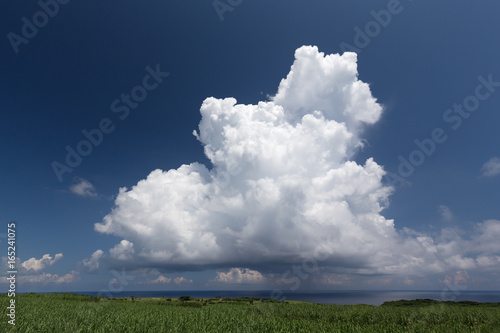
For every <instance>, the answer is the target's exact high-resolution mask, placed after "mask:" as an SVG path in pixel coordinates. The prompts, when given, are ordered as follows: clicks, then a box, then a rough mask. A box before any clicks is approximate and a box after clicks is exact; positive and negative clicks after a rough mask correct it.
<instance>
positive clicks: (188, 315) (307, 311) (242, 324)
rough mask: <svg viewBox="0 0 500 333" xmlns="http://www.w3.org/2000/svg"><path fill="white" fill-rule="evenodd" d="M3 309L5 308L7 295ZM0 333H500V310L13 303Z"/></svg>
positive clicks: (193, 301) (268, 303)
mask: <svg viewBox="0 0 500 333" xmlns="http://www.w3.org/2000/svg"><path fill="white" fill-rule="evenodd" d="M0 301H1V302H2V303H1V304H4V305H7V304H8V302H9V301H8V297H7V295H6V294H1V295H0ZM3 309H4V315H3V316H2V317H3V320H2V323H1V324H0V332H37V333H38V332H50V333H55V332H72V333H77V332H92V333H94V332H103V333H104V332H500V304H499V303H475V302H439V301H435V300H414V301H405V300H401V301H395V302H386V303H384V304H383V305H382V306H371V305H321V304H312V303H305V302H295V301H277V300H274V299H260V298H249V297H242V298H220V297H217V298H204V299H200V298H191V297H189V296H183V297H180V298H178V299H175V298H138V297H127V298H101V297H93V296H84V295H76V294H67V293H56V294H32V293H31V294H23V295H17V296H16V326H15V327H13V326H12V325H10V324H8V323H7V320H8V317H7V316H6V314H7V311H6V306H4V307H3Z"/></svg>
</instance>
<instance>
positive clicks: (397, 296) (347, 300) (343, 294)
mask: <svg viewBox="0 0 500 333" xmlns="http://www.w3.org/2000/svg"><path fill="white" fill-rule="evenodd" d="M76 293H77V294H85V295H92V296H96V295H98V294H99V292H76ZM278 295H279V294H278ZM278 295H276V293H274V294H272V291H270V290H258V291H255V290H253V291H252V290H247V291H245V290H231V291H228V290H183V291H122V292H117V293H112V294H111V295H108V294H102V296H108V297H131V296H135V297H167V298H169V297H171V298H177V297H180V296H191V297H194V298H213V297H217V296H220V297H223V298H224V297H230V298H238V297H254V298H276V299H282V300H295V301H304V302H310V303H319V304H369V305H381V304H382V303H384V302H386V301H397V300H401V299H406V300H412V299H419V298H420V299H422V298H430V299H435V300H442V301H475V302H499V303H500V291H456V292H455V293H453V292H450V291H448V292H443V291H380V290H356V291H352V290H349V291H314V292H302V293H284V294H282V295H281V296H278Z"/></svg>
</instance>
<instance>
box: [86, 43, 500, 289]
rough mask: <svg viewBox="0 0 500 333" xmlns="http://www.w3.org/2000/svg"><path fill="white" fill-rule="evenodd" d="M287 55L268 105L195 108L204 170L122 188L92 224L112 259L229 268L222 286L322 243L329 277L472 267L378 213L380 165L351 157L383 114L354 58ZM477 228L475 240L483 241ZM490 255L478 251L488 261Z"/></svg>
mask: <svg viewBox="0 0 500 333" xmlns="http://www.w3.org/2000/svg"><path fill="white" fill-rule="evenodd" d="M295 57H296V59H295V62H294V64H293V66H292V68H291V70H290V73H289V74H288V76H287V78H286V79H283V80H282V81H281V83H280V86H279V89H278V93H277V94H276V96H274V97H273V98H272V101H268V102H259V103H258V104H257V105H242V104H237V102H236V100H235V99H234V98H226V99H216V98H213V97H210V98H207V99H206V100H205V101H204V102H203V104H202V106H201V109H200V111H201V121H200V124H199V131H198V132H195V135H196V137H197V138H198V140H199V141H200V142H201V143H202V144H203V146H204V152H205V155H206V156H207V157H208V159H209V160H210V162H211V164H212V165H213V168H212V169H208V168H207V167H206V166H205V165H202V164H199V163H192V164H189V165H182V166H181V167H179V168H178V169H171V170H168V171H162V170H154V171H152V172H151V173H150V174H149V176H148V177H147V178H146V179H144V180H141V181H139V182H138V183H137V185H135V186H133V187H132V188H131V189H127V188H121V189H120V190H119V193H118V196H117V198H116V201H115V207H114V208H113V210H112V211H111V213H109V214H108V215H106V216H105V217H104V218H103V221H102V223H96V224H95V229H96V230H97V231H98V232H101V233H107V234H113V235H117V236H120V237H122V238H123V239H124V240H123V241H122V242H121V243H120V244H118V245H117V246H115V248H113V249H112V250H110V259H112V260H119V261H120V265H128V267H129V268H130V267H132V268H136V267H138V266H141V267H149V268H154V267H161V268H162V269H165V268H173V269H176V270H178V271H183V270H200V269H204V268H217V269H230V268H232V269H231V270H230V271H229V272H227V273H221V274H222V275H220V277H219V275H218V277H217V279H219V280H221V279H230V277H231V276H233V275H232V274H236V275H238V274H241V273H242V271H241V270H240V269H238V268H234V267H235V266H237V267H246V269H247V270H249V271H250V272H253V271H254V270H258V271H275V272H276V271H282V270H283V269H287V268H288V267H290V266H291V265H293V264H301V263H302V262H303V261H304V259H305V258H314V257H315V254H316V252H315V251H317V248H318V244H327V247H328V252H329V255H328V256H327V258H324V259H323V260H322V261H321V262H319V263H318V264H320V265H321V266H322V267H329V272H328V273H331V274H337V273H342V274H345V273H355V274H380V273H382V274H405V275H408V274H414V273H419V274H422V273H424V272H435V273H440V272H443V271H445V270H447V269H453V268H457V269H459V268H460V267H464V265H465V266H467V265H470V260H467V258H469V257H470V258H472V259H474V258H473V256H472V255H471V254H472V253H473V251H471V249H472V248H478V249H479V248H480V247H479V245H478V244H476V243H475V241H474V239H471V240H463V239H461V238H460V237H459V236H456V237H455V236H453V237H452V235H453V233H452V232H449V231H446V232H448V234H446V232H444V233H443V234H442V239H440V240H439V241H437V240H434V239H433V238H431V237H429V236H427V235H424V234H421V233H417V232H415V231H412V230H410V229H406V228H405V229H403V230H401V231H397V230H396V228H395V226H394V223H393V220H390V219H386V218H385V217H384V216H382V215H381V212H382V210H383V208H384V207H385V206H386V205H387V204H388V199H389V195H390V194H391V191H392V188H390V187H388V186H385V185H384V184H383V183H382V177H383V176H384V174H385V172H384V170H383V168H382V167H381V166H380V165H378V164H377V163H376V162H375V161H374V160H373V159H372V158H369V159H367V160H366V161H365V162H364V163H362V164H358V163H356V162H354V161H352V160H351V159H352V157H353V154H354V153H355V152H356V151H357V150H358V149H359V148H360V147H362V139H361V135H362V130H363V127H364V126H365V125H367V124H373V123H375V122H376V121H377V120H378V119H379V118H380V115H381V112H382V107H381V106H380V105H379V104H377V102H376V100H375V98H374V97H373V96H372V95H371V92H370V89H369V86H368V85H367V84H366V83H363V82H361V81H359V80H358V78H357V76H358V74H357V64H356V55H355V54H353V53H344V54H343V55H329V56H325V55H324V54H323V53H319V52H318V50H317V48H316V47H310V46H305V47H302V48H300V49H298V50H297V51H296V53H295ZM488 226H489V224H488ZM488 226H485V225H481V226H480V227H479V228H480V229H481V230H483V229H484V228H486V227H488ZM491 228H493V229H494V227H491ZM481 230H479V233H478V234H475V236H474V237H476V238H477V239H480V238H482V237H486V238H487V235H482V234H481ZM495 231H496V229H495ZM132 242H133V243H132ZM488 242H489V239H488ZM461 243H462V245H463V244H467V245H468V246H462V247H460V246H457V245H456V244H461ZM488 244H490V243H488ZM491 246H492V248H491V249H489V248H487V247H483V248H480V249H483V250H487V249H489V250H488V251H490V252H489V253H490V255H492V254H493V253H491V250H496V249H497V248H496V247H495V246H494V245H491ZM454 255H460V257H456V258H451V257H452V256H454ZM467 256H469V257H467ZM474 260H475V259H474ZM483 261H485V260H484V259H483ZM485 262H486V261H485ZM455 266H456V267H455ZM245 272H246V271H245ZM224 274H226V275H224ZM227 274H230V275H227Z"/></svg>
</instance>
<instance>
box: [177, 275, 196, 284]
mask: <svg viewBox="0 0 500 333" xmlns="http://www.w3.org/2000/svg"><path fill="white" fill-rule="evenodd" d="M174 283H175V284H190V283H193V280H189V279H186V278H185V277H183V276H179V277H176V278H175V279H174Z"/></svg>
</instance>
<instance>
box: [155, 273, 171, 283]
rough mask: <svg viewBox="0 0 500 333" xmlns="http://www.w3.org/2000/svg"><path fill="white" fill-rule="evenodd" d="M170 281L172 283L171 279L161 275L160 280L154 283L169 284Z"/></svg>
mask: <svg viewBox="0 0 500 333" xmlns="http://www.w3.org/2000/svg"><path fill="white" fill-rule="evenodd" d="M170 281H172V279H171V278H168V277H166V276H163V275H160V276H158V278H156V279H155V280H153V281H152V283H154V284H169V283H170Z"/></svg>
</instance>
